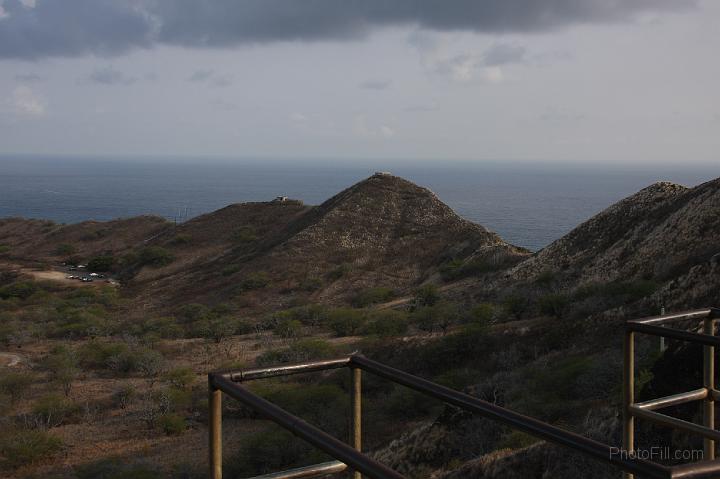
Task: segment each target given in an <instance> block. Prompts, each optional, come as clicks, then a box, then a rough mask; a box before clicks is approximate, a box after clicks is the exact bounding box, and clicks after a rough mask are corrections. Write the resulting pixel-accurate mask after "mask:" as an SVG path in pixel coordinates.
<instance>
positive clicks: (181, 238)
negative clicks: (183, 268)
mask: <svg viewBox="0 0 720 479" xmlns="http://www.w3.org/2000/svg"><path fill="white" fill-rule="evenodd" d="M191 241H192V237H191V236H190V235H186V234H179V235H175V237H174V238H173V239H172V240H171V241H170V243H171V244H173V245H175V246H181V245H186V244H190V242H191Z"/></svg>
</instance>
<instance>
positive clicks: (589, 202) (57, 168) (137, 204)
mask: <svg viewBox="0 0 720 479" xmlns="http://www.w3.org/2000/svg"><path fill="white" fill-rule="evenodd" d="M376 170H383V171H385V170H387V171H391V172H392V173H393V174H395V175H399V176H402V177H405V178H407V179H409V180H411V181H413V182H415V183H417V184H419V185H422V186H425V187H427V188H429V189H431V190H432V191H434V192H435V193H436V194H437V195H438V196H439V198H440V199H441V200H442V201H444V202H445V203H447V204H448V205H450V206H451V207H452V208H453V209H454V210H455V211H456V212H457V213H458V214H460V215H461V216H463V217H465V218H467V219H469V220H471V221H474V222H476V223H480V224H482V225H484V226H486V227H487V228H489V229H491V230H494V231H496V232H497V233H499V234H500V235H501V236H502V237H503V238H504V239H505V240H507V241H509V242H511V243H513V244H516V245H519V246H524V247H526V248H529V249H531V250H533V251H537V250H539V249H541V248H543V247H544V246H546V245H548V244H549V243H551V242H552V241H553V240H555V239H557V238H559V237H561V236H562V235H564V234H565V233H567V232H569V231H570V230H571V229H572V228H574V227H575V226H577V225H578V224H580V223H581V222H582V221H584V220H586V219H588V218H590V217H591V216H593V215H594V214H596V213H598V212H600V211H602V210H603V209H604V208H606V207H608V206H609V205H611V204H612V203H614V202H616V201H618V200H620V199H621V198H623V197H625V196H628V195H630V194H632V193H634V192H636V191H638V190H640V189H641V188H644V187H645V186H648V185H650V184H652V183H654V182H656V181H673V182H676V183H680V184H683V185H686V186H694V185H697V184H699V183H702V182H704V181H708V180H711V179H713V178H715V177H718V176H720V165H718V166H717V167H715V166H712V165H710V166H687V165H684V166H677V167H672V166H663V167H652V166H642V165H637V166H633V165H625V164H617V163H614V164H612V165H610V166H608V165H601V164H592V165H583V166H579V165H568V164H553V163H536V162H526V163H520V162H501V161H495V162H491V161H477V162H471V161H464V162H439V161H438V162H428V161H422V162H414V161H399V160H394V161H388V162H382V161H378V160H371V161H364V160H354V161H350V160H343V161H329V160H323V161H318V160H308V159H295V160H252V159H237V160H231V159H213V160H203V159H189V158H119V157H112V158H105V157H103V158H88V157H82V158H77V157H41V156H8V155H5V156H0V218H1V217H10V216H23V217H27V218H42V219H49V220H53V221H56V222H61V223H75V222H80V221H84V220H90V219H93V220H109V219H113V218H118V217H128V216H135V215H140V214H155V215H159V216H163V217H165V218H168V219H170V220H176V221H184V220H187V219H189V218H192V217H193V216H197V215H200V214H203V213H207V212H210V211H213V210H215V209H218V208H221V207H223V206H226V205H228V204H230V203H238V202H245V201H266V200H271V199H273V198H274V197H276V196H288V197H290V198H296V199H301V200H303V201H305V203H308V204H320V203H321V202H323V201H324V200H326V199H328V198H329V197H331V196H332V195H334V194H335V193H337V192H339V191H341V190H342V189H344V188H346V187H348V186H350V185H352V184H353V183H355V182H357V181H360V180H362V179H363V178H366V177H368V176H370V175H371V174H373V172H374V171H376Z"/></svg>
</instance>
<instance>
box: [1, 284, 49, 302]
mask: <svg viewBox="0 0 720 479" xmlns="http://www.w3.org/2000/svg"><path fill="white" fill-rule="evenodd" d="M39 289H40V288H39V287H38V285H37V284H36V283H34V282H32V281H18V282H15V283H11V284H9V285H7V286H3V287H2V288H0V299H11V298H17V299H27V298H29V297H30V296H32V295H33V294H34V293H35V292H37V291H38V290H39Z"/></svg>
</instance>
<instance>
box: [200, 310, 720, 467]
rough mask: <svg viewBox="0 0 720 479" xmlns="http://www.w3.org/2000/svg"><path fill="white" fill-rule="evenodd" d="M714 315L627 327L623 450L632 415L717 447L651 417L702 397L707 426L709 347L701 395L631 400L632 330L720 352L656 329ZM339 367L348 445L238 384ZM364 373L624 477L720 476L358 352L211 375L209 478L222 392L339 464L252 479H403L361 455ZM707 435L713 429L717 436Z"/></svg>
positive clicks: (216, 462) (704, 338)
mask: <svg viewBox="0 0 720 479" xmlns="http://www.w3.org/2000/svg"><path fill="white" fill-rule="evenodd" d="M717 313H718V310H716V309H707V310H702V311H693V312H689V313H683V314H682V315H666V316H662V317H656V318H647V319H643V320H637V321H630V322H628V323H627V332H626V335H625V372H624V408H623V409H624V421H623V425H624V429H623V430H624V446H625V448H626V450H628V451H632V450H633V433H634V419H633V418H634V417H644V418H648V419H652V420H656V421H658V422H661V423H662V424H666V425H668V426H671V427H676V428H681V429H685V430H689V431H692V432H700V430H702V434H703V435H705V437H706V438H708V441H706V447H710V448H712V447H714V442H712V440H713V439H718V440H720V434H718V433H717V432H716V431H714V430H712V429H711V428H707V427H702V426H698V425H695V424H692V423H689V422H686V421H681V420H679V419H674V418H670V417H669V416H664V415H662V414H659V413H655V412H654V411H653V409H657V408H660V407H665V406H668V405H675V404H681V403H683V402H687V401H690V400H696V399H702V400H704V401H706V408H705V411H706V416H705V418H706V421H707V420H708V418H711V417H712V416H713V414H712V405H713V404H714V402H713V401H714V400H715V399H716V398H717V397H718V396H719V395H720V392H718V391H716V390H715V389H714V381H713V380H712V373H713V371H712V366H710V367H708V366H707V364H708V362H707V361H708V360H707V358H708V357H711V356H712V353H713V350H712V349H710V351H708V350H707V349H706V368H705V382H706V387H705V388H703V389H702V390H696V391H691V392H689V393H683V394H680V395H675V396H671V397H668V398H662V399H658V400H654V401H649V402H645V403H635V402H634V394H633V389H634V388H633V382H634V375H633V370H634V366H633V360H634V352H633V334H634V333H635V332H643V333H648V334H658V335H664V336H666V337H671V338H675V339H682V340H687V341H695V342H699V343H701V344H704V345H705V346H706V347H712V346H715V345H719V346H720V338H718V337H714V336H711V335H710V334H697V333H691V332H686V331H679V330H670V329H668V328H663V327H658V326H656V324H659V323H663V322H665V321H670V320H673V319H693V318H703V319H704V320H705V325H706V331H710V330H709V329H707V324H708V321H710V324H711V325H712V320H714V319H716V318H717V317H720V316H718V314H717ZM656 329H658V330H659V331H658V330H656ZM710 329H711V328H710ZM710 332H711V331H710ZM708 355H710V356H708ZM339 368H349V369H350V371H351V374H352V391H351V395H350V396H351V397H350V399H351V403H352V427H351V432H350V444H346V443H344V442H343V441H340V440H339V439H337V438H335V437H333V436H331V435H329V434H327V433H326V432H324V431H322V430H320V429H318V428H317V427H315V426H313V425H311V424H309V423H307V422H305V421H303V420H302V419H300V418H299V417H297V416H294V415H292V414H290V413H288V412H287V411H285V410H283V409H281V408H280V407H278V406H276V405H274V404H272V403H271V402H269V401H267V400H265V399H263V398H261V397H260V396H258V395H256V394H254V393H252V392H250V391H249V390H248V389H247V388H245V387H244V386H242V384H241V383H244V382H246V381H251V380H257V379H265V378H272V377H279V376H288V375H292V374H300V373H308V372H317V371H325V370H331V369H339ZM362 371H365V372H368V373H371V374H375V375H377V376H380V377H382V378H385V379H388V380H390V381H392V382H394V383H397V384H400V385H403V386H406V387H408V388H410V389H413V390H415V391H418V392H420V393H423V394H427V395H428V396H431V397H434V398H436V399H439V400H441V401H444V402H445V403H447V404H451V405H454V406H456V407H459V408H461V409H464V410H466V411H470V412H473V413H477V414H479V415H481V416H484V417H487V418H489V419H492V420H495V421H498V422H500V423H502V424H505V425H506V426H509V427H511V428H513V429H517V430H520V431H524V432H526V433H528V434H531V435H533V436H535V437H538V438H540V439H544V440H546V441H549V442H551V443H553V444H557V445H560V446H564V447H567V448H569V449H572V450H575V451H577V452H580V453H582V454H585V455H587V456H590V457H594V458H595V459H597V460H599V461H601V462H604V463H607V464H611V465H613V466H616V467H617V468H619V469H620V470H622V471H624V473H625V474H626V475H627V476H629V477H632V475H633V474H638V475H639V476H642V477H647V478H657V479H679V478H684V479H685V478H692V479H701V478H711V477H720V462H718V461H713V460H704V461H699V462H694V463H690V464H683V465H678V466H673V467H669V466H664V465H661V464H657V463H655V462H651V461H648V460H644V459H640V458H638V457H634V456H633V455H631V454H617V451H618V450H619V449H618V448H617V447H613V446H610V445H607V444H603V443H601V442H599V441H596V440H593V439H590V438H587V437H585V436H581V435H579V434H576V433H573V432H570V431H567V430H565V429H561V428H559V427H556V426H553V425H551V424H548V423H545V422H542V421H539V420H537V419H533V418H531V417H528V416H524V415H522V414H519V413H517V412H514V411H511V410H509V409H506V408H503V407H500V406H497V405H495V404H492V403H489V402H487V401H483V400H481V399H478V398H476V397H473V396H470V395H468V394H465V393H461V392H459V391H455V390H453V389H450V388H447V387H445V386H441V385H439V384H435V383H433V382H430V381H427V380H425V379H422V378H420V377H418V376H414V375H412V374H408V373H406V372H404V371H400V370H398V369H395V368H392V367H390V366H387V365H384V364H381V363H378V362H376V361H373V360H371V359H368V358H366V357H364V356H361V355H357V354H356V355H352V356H347V357H344V358H340V359H334V360H328V361H312V362H305V363H302V364H294V365H288V366H278V367H268V368H257V369H249V370H244V371H237V372H215V373H210V374H208V388H209V400H210V401H209V412H210V418H209V453H210V458H209V459H210V477H211V478H212V479H221V478H222V429H221V428H222V394H223V393H225V394H227V395H228V396H230V397H232V398H234V399H236V400H238V401H240V402H241V403H243V404H244V405H246V406H248V407H250V408H251V409H252V410H254V411H255V412H257V413H259V414H260V415H262V416H264V417H266V418H268V419H270V420H271V421H273V422H275V423H276V424H278V425H279V426H281V427H283V428H284V429H286V430H288V431H289V432H291V433H292V434H294V435H295V436H297V437H299V438H301V439H304V440H305V441H307V442H308V443H310V444H312V445H313V446H315V447H317V448H318V449H320V450H321V451H323V452H325V453H326V454H328V455H329V456H331V457H333V458H334V459H335V460H334V461H331V462H326V463H322V464H316V465H313V466H306V467H302V468H297V469H292V470H288V471H282V472H277V473H272V474H266V475H263V476H256V478H255V479H259V478H264V479H291V478H301V477H302V478H305V477H318V476H324V475H328V474H333V473H338V472H342V471H345V470H346V469H350V470H352V471H353V476H354V478H355V479H360V478H361V477H362V474H364V475H366V476H368V477H370V478H373V479H401V478H403V476H402V475H400V474H399V473H397V472H395V471H393V470H392V469H390V468H388V467H387V466H384V465H383V464H381V463H379V462H377V461H375V460H374V459H372V458H370V457H369V456H367V455H366V454H363V453H362V442H361V437H362V407H361V395H362V389H361V387H362V384H361V373H362ZM708 404H710V406H708ZM656 415H657V416H660V417H661V418H662V419H658V417H657V416H656ZM698 428H701V429H698ZM708 431H712V433H710V432H708ZM711 457H713V456H711Z"/></svg>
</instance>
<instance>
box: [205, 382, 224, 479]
mask: <svg viewBox="0 0 720 479" xmlns="http://www.w3.org/2000/svg"><path fill="white" fill-rule="evenodd" d="M208 394H209V396H208V400H209V401H208V407H209V409H210V420H209V423H208V436H209V437H208V441H209V444H208V445H209V448H208V449H209V452H210V457H209V461H210V478H211V479H222V391H221V390H219V389H217V388H216V387H215V386H214V385H213V383H212V378H209V381H208Z"/></svg>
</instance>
